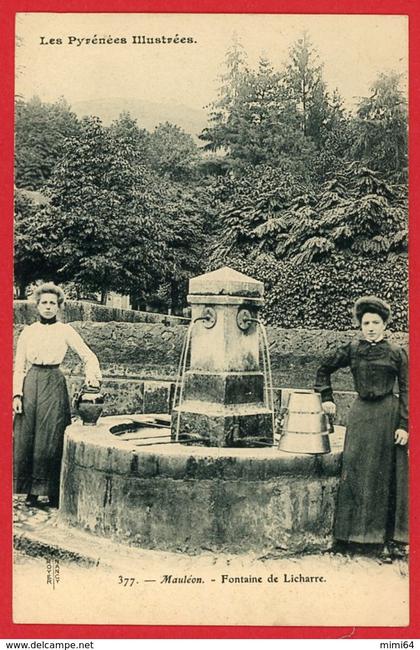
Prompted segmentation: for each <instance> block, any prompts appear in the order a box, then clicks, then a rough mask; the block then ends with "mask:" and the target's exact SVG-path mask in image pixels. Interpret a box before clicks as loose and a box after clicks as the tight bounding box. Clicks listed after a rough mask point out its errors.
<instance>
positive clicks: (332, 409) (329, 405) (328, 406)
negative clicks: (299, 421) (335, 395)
mask: <svg viewBox="0 0 420 650" xmlns="http://www.w3.org/2000/svg"><path fill="white" fill-rule="evenodd" d="M322 410H323V411H324V413H326V414H327V415H335V413H336V411H337V407H336V405H335V404H334V402H322Z"/></svg>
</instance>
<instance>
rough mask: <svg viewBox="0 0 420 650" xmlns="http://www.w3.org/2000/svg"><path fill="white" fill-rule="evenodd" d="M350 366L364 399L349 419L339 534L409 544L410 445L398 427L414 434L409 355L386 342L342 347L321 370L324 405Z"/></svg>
mask: <svg viewBox="0 0 420 650" xmlns="http://www.w3.org/2000/svg"><path fill="white" fill-rule="evenodd" d="M348 366H349V367H350V369H351V372H352V375H353V380H354V386H355V390H356V391H357V393H358V397H357V399H356V400H355V402H354V403H353V405H352V408H351V410H350V413H349V417H348V424H347V430H346V438H345V443H344V451H343V463H342V474H341V479H340V485H339V490H338V500H337V508H336V518H335V523H334V536H335V537H336V538H337V539H339V540H343V541H347V542H358V543H372V544H382V543H384V542H385V541H387V540H391V539H393V540H395V541H399V542H404V543H407V542H408V454H407V445H396V444H395V441H394V434H395V430H396V429H404V430H406V431H408V360H407V354H406V352H405V351H404V350H403V349H402V348H401V347H399V346H398V345H396V344H394V343H390V342H389V341H387V340H385V339H383V340H382V341H379V342H377V343H370V342H369V341H366V340H359V339H357V340H356V339H355V340H353V341H351V342H349V343H348V344H347V345H344V346H343V347H340V348H339V349H338V350H336V351H334V352H333V353H331V354H330V355H328V356H327V357H326V358H325V360H324V362H323V363H322V365H321V366H320V368H319V369H318V372H317V378H316V387H315V388H316V390H317V391H318V392H320V393H321V397H322V401H323V402H326V401H333V396H332V389H331V374H332V373H333V372H334V371H336V370H338V369H339V368H345V367H348ZM396 380H397V381H398V393H399V397H397V396H396V395H395V394H394V388H395V384H396Z"/></svg>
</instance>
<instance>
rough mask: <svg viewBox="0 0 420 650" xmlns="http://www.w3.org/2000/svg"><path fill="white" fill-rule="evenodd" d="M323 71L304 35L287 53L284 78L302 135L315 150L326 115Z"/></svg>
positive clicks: (307, 37)
mask: <svg viewBox="0 0 420 650" xmlns="http://www.w3.org/2000/svg"><path fill="white" fill-rule="evenodd" d="M322 68H323V66H322V64H321V63H320V62H319V56H318V54H317V52H316V50H315V48H314V47H313V45H312V43H311V41H310V39H309V36H308V34H307V33H306V32H305V33H304V34H303V36H302V37H301V38H299V39H298V40H297V42H296V43H295V44H294V45H293V47H292V48H291V50H290V62H289V64H288V65H287V67H286V71H285V75H284V79H285V84H286V87H287V88H288V91H289V93H290V97H291V98H292V99H293V100H294V101H295V102H296V104H297V107H298V110H299V113H300V116H301V129H302V132H303V134H304V135H305V136H308V137H311V138H312V139H313V141H314V142H315V144H316V145H317V146H318V147H319V146H320V136H321V130H322V127H323V124H324V122H325V120H326V118H327V114H328V101H327V93H326V86H325V83H324V81H323V78H322Z"/></svg>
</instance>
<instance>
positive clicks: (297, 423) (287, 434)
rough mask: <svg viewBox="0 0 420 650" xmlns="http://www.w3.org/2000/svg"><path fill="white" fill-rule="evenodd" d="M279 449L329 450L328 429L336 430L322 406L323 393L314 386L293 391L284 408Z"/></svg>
mask: <svg viewBox="0 0 420 650" xmlns="http://www.w3.org/2000/svg"><path fill="white" fill-rule="evenodd" d="M282 416H283V417H282V422H281V435H280V441H279V449H280V451H288V452H291V453H294V454H328V453H329V452H330V451H331V447H330V439H329V433H333V432H334V427H333V423H332V420H331V418H329V417H328V416H327V414H326V413H324V411H323V410H322V402H321V396H320V395H319V393H315V392H314V391H311V390H296V391H293V392H292V393H290V395H289V400H288V403H287V406H286V407H285V408H284V409H283V410H282Z"/></svg>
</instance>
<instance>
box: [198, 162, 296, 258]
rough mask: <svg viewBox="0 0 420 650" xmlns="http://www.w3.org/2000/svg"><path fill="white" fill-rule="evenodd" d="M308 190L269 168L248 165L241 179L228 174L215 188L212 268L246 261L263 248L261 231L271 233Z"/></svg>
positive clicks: (285, 175) (281, 172) (291, 178)
mask: <svg viewBox="0 0 420 650" xmlns="http://www.w3.org/2000/svg"><path fill="white" fill-rule="evenodd" d="M305 188H306V186H305V185H303V184H301V183H300V182H299V180H298V179H297V178H296V177H295V176H293V175H292V174H290V173H287V172H284V170H282V169H273V168H272V167H270V166H268V165H259V166H257V167H252V166H251V165H249V166H248V167H246V168H245V169H244V173H243V174H241V175H240V176H239V175H237V174H233V173H231V174H229V175H228V176H226V177H225V178H221V179H220V180H219V182H218V184H217V185H216V188H215V191H214V194H215V205H216V208H215V210H216V213H217V214H218V216H217V218H216V219H215V232H214V233H213V236H212V251H211V255H210V266H211V267H212V268H216V267H217V266H221V265H225V264H226V263H227V260H228V259H230V258H231V257H241V258H246V257H247V256H248V255H250V254H252V252H253V251H254V250H255V248H261V249H262V248H263V247H264V241H263V238H262V237H261V235H260V230H261V229H266V231H267V232H270V229H271V224H272V223H273V220H276V219H277V218H279V219H281V218H282V217H281V216H279V215H282V214H283V212H284V211H285V210H287V208H288V207H289V206H290V205H291V204H292V201H293V199H294V197H295V196H296V195H300V194H303V193H304V191H305Z"/></svg>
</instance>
